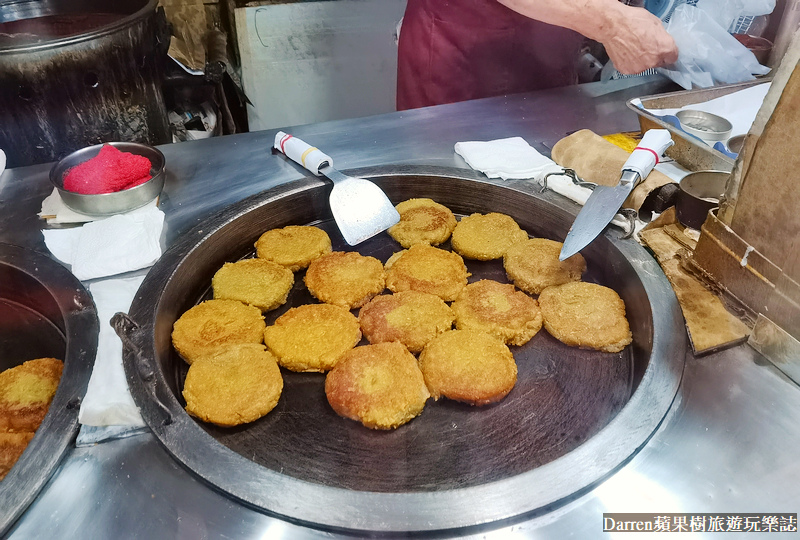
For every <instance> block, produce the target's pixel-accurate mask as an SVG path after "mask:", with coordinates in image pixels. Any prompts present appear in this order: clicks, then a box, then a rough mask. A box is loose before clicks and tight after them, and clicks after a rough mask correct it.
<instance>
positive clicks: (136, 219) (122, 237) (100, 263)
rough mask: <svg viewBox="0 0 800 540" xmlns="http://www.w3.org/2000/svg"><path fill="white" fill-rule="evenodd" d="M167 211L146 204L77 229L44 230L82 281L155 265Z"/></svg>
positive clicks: (53, 248)
mask: <svg viewBox="0 0 800 540" xmlns="http://www.w3.org/2000/svg"><path fill="white" fill-rule="evenodd" d="M163 228H164V213H163V212H162V211H161V210H159V209H158V208H155V207H144V208H140V209H138V210H133V211H131V212H128V213H126V214H118V215H115V216H111V217H109V218H105V219H102V220H99V221H92V222H90V223H86V224H85V225H83V226H81V227H77V228H74V229H50V230H43V231H42V233H43V234H44V241H45V244H46V245H47V248H48V249H49V250H50V251H51V252H52V253H53V255H55V256H56V258H58V259H59V260H60V261H62V262H64V263H66V264H69V265H71V266H72V273H73V274H75V277H77V278H78V279H79V280H81V281H86V280H89V279H95V278H101V277H107V276H113V275H116V274H121V273H123V272H130V271H132V270H139V269H140V268H147V267H148V266H151V265H152V264H153V263H154V262H156V260H158V258H159V257H160V256H161V244H160V239H161V231H162V230H163Z"/></svg>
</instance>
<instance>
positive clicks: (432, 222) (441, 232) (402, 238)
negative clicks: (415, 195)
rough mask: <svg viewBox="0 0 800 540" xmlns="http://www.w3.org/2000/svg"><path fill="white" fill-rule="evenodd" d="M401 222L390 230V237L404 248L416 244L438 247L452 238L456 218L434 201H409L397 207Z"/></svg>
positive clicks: (421, 199)
mask: <svg viewBox="0 0 800 540" xmlns="http://www.w3.org/2000/svg"><path fill="white" fill-rule="evenodd" d="M395 208H396V209H397V212H398V213H399V214H400V222H399V223H397V224H396V225H393V226H392V227H390V228H389V231H388V233H389V236H391V237H392V238H394V239H395V240H397V241H398V242H399V243H400V245H401V246H403V247H404V248H410V247H411V246H413V245H414V244H429V245H434V246H435V245H438V244H441V243H442V242H444V241H445V240H447V239H448V238H450V234H451V233H452V232H453V229H455V227H456V217H455V216H454V215H453V212H451V211H450V209H449V208H447V207H446V206H444V205H442V204H439V203H437V202H435V201H434V200H433V199H425V198H420V199H408V200H407V201H403V202H401V203H400V204H398V205H397V206H395Z"/></svg>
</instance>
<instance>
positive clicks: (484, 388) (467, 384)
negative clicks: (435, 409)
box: [419, 330, 517, 405]
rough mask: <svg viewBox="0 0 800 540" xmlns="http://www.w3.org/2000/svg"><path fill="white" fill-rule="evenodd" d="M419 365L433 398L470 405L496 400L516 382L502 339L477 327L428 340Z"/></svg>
mask: <svg viewBox="0 0 800 540" xmlns="http://www.w3.org/2000/svg"><path fill="white" fill-rule="evenodd" d="M419 366H420V369H421V370H422V374H423V376H424V377H425V384H426V385H427V386H428V390H429V391H430V393H431V396H432V397H433V399H436V400H438V399H439V398H440V397H442V396H444V397H446V398H448V399H452V400H455V401H462V402H464V403H469V404H470V405H487V404H489V403H495V402H497V401H500V400H501V399H503V398H504V397H506V395H508V393H509V392H510V391H511V389H512V388H514V385H515V384H516V383H517V364H516V362H515V361H514V356H513V355H512V354H511V351H510V350H509V348H508V347H507V346H506V345H505V343H503V341H502V340H501V339H499V338H497V337H495V336H492V335H490V334H487V333H486V332H480V331H477V330H452V331H450V332H445V333H444V334H442V335H440V336H438V337H436V338H434V339H433V340H431V341H430V343H428V344H427V345H425V348H424V349H423V350H422V353H421V354H420V355H419Z"/></svg>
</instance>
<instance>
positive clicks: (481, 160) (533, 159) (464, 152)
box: [455, 137, 561, 180]
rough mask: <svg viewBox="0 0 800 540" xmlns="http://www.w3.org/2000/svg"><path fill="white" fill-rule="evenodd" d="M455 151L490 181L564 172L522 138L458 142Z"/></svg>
mask: <svg viewBox="0 0 800 540" xmlns="http://www.w3.org/2000/svg"><path fill="white" fill-rule="evenodd" d="M455 150H456V153H457V154H458V155H460V156H461V157H463V158H464V160H465V161H466V162H467V164H468V165H469V166H470V167H472V168H473V169H475V170H478V171H481V172H482V173H483V174H485V175H486V176H488V177H489V178H502V179H503V180H520V179H526V178H537V177H539V176H541V175H543V174H546V173H548V172H553V171H555V170H561V167H559V166H558V165H556V163H555V162H554V161H553V160H552V159H550V158H548V157H546V156H543V155H542V154H540V153H539V152H537V151H536V149H535V148H533V147H532V146H531V145H529V144H528V143H527V142H525V139H523V138H522V137H509V138H507V139H497V140H494V141H468V142H458V143H456V147H455Z"/></svg>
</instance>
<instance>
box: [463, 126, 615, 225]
mask: <svg viewBox="0 0 800 540" xmlns="http://www.w3.org/2000/svg"><path fill="white" fill-rule="evenodd" d="M455 150H456V153H457V154H458V155H460V156H461V157H463V158H464V160H465V161H466V162H467V164H468V165H469V166H470V167H472V168H473V169H475V170H478V171H481V172H482V173H483V174H485V175H486V176H488V177H489V178H502V179H503V180H524V179H532V180H535V181H536V182H538V183H539V184H544V178H545V176H547V175H550V176H549V177H548V178H547V188H548V189H551V190H553V191H555V192H556V193H558V194H559V195H562V196H564V197H567V198H568V199H570V200H572V201H574V202H576V203H578V204H580V205H581V206H583V205H584V204H585V203H586V200H587V199H588V198H589V195H591V194H592V190H591V189H589V188H585V187H581V186H577V185H575V184H574V183H573V182H572V179H571V178H570V177H568V176H566V175H560V174H557V173H561V172H563V171H564V168H563V167H561V166H560V165H557V164H556V162H555V161H553V160H552V159H550V158H548V157H546V156H543V155H542V154H540V153H539V152H537V151H536V149H535V148H533V147H532V146H531V145H529V144H528V143H527V142H525V139H523V138H522V137H509V138H507V139H497V140H494V141H469V142H458V143H456V146H455ZM551 173H555V174H551ZM611 223H612V224H613V225H616V226H618V227H620V228H621V229H623V230H624V231H625V232H630V231H629V229H630V224H629V222H628V220H627V219H626V218H625V217H623V216H621V215H619V214H617V215H616V217H614V219H613V220H612V221H611Z"/></svg>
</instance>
